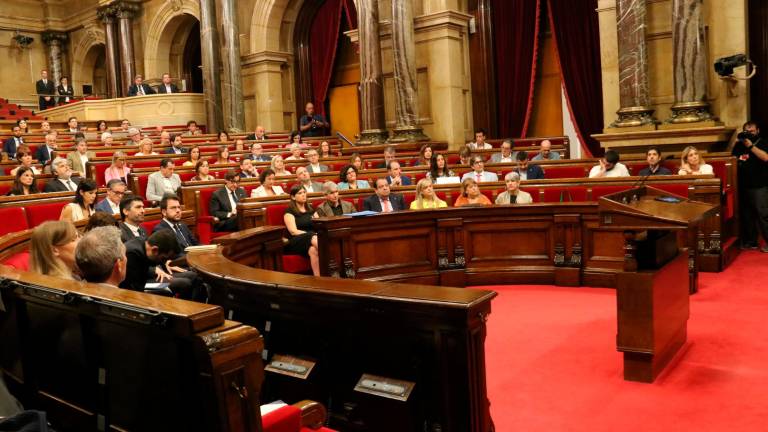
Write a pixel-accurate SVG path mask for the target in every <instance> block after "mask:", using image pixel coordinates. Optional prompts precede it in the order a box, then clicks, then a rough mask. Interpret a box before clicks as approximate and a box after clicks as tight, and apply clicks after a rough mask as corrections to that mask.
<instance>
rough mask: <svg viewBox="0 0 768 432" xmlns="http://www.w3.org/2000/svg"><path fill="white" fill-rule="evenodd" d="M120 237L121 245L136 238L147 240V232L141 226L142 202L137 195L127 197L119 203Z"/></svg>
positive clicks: (142, 219) (142, 216)
mask: <svg viewBox="0 0 768 432" xmlns="http://www.w3.org/2000/svg"><path fill="white" fill-rule="evenodd" d="M120 217H121V219H122V221H121V222H120V233H121V234H120V237H121V239H122V240H123V243H125V242H127V241H128V240H130V239H132V238H134V237H138V238H141V239H142V240H146V239H147V230H145V229H144V227H142V226H141V223H142V222H144V200H143V199H141V197H140V196H138V195H128V196H126V197H125V198H123V199H122V200H121V201H120Z"/></svg>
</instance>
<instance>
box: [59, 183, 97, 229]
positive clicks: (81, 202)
mask: <svg viewBox="0 0 768 432" xmlns="http://www.w3.org/2000/svg"><path fill="white" fill-rule="evenodd" d="M96 189H97V188H96V182H95V181H93V180H91V179H83V180H82V181H81V182H80V183H79V184H78V185H77V189H76V190H75V199H74V200H72V202H71V203H69V204H67V205H65V206H64V208H63V209H61V216H59V220H63V221H69V222H77V221H79V220H83V219H88V218H89V217H91V215H93V214H94V213H96V210H95V209H94V208H93V207H94V204H95V203H96Z"/></svg>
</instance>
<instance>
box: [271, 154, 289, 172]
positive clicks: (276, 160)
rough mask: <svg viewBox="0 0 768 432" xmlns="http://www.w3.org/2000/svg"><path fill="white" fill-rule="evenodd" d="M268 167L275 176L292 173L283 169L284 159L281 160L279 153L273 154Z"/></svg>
mask: <svg viewBox="0 0 768 432" xmlns="http://www.w3.org/2000/svg"><path fill="white" fill-rule="evenodd" d="M270 168H272V172H274V173H275V175H276V176H289V175H292V174H291V173H290V171H288V170H286V169H285V161H284V160H283V157H282V156H280V155H275V157H273V158H272V162H271V163H270Z"/></svg>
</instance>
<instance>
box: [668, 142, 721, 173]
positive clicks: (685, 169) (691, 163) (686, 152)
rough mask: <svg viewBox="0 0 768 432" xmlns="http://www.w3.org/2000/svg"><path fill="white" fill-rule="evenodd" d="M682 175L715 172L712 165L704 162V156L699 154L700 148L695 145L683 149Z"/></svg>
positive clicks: (681, 158)
mask: <svg viewBox="0 0 768 432" xmlns="http://www.w3.org/2000/svg"><path fill="white" fill-rule="evenodd" d="M677 173H678V174H680V175H704V174H714V170H713V169H712V165H709V164H707V163H704V158H703V157H701V155H700V154H699V150H698V149H696V147H694V146H688V147H686V148H685V149H683V154H682V156H681V157H680V171H678V172H677Z"/></svg>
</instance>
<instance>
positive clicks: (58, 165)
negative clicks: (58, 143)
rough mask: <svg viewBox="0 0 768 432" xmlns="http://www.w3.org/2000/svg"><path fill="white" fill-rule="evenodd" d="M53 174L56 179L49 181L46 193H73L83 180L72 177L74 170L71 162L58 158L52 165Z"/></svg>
mask: <svg viewBox="0 0 768 432" xmlns="http://www.w3.org/2000/svg"><path fill="white" fill-rule="evenodd" d="M51 172H52V173H53V175H55V176H56V178H53V179H50V180H48V182H47V183H46V184H45V189H43V190H44V191H45V192H47V193H50V192H72V191H74V190H76V189H77V184H78V183H80V181H81V180H82V178H81V177H72V168H71V167H70V166H69V161H68V160H66V159H63V158H59V157H57V158H56V159H54V160H53V162H52V163H51Z"/></svg>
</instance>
